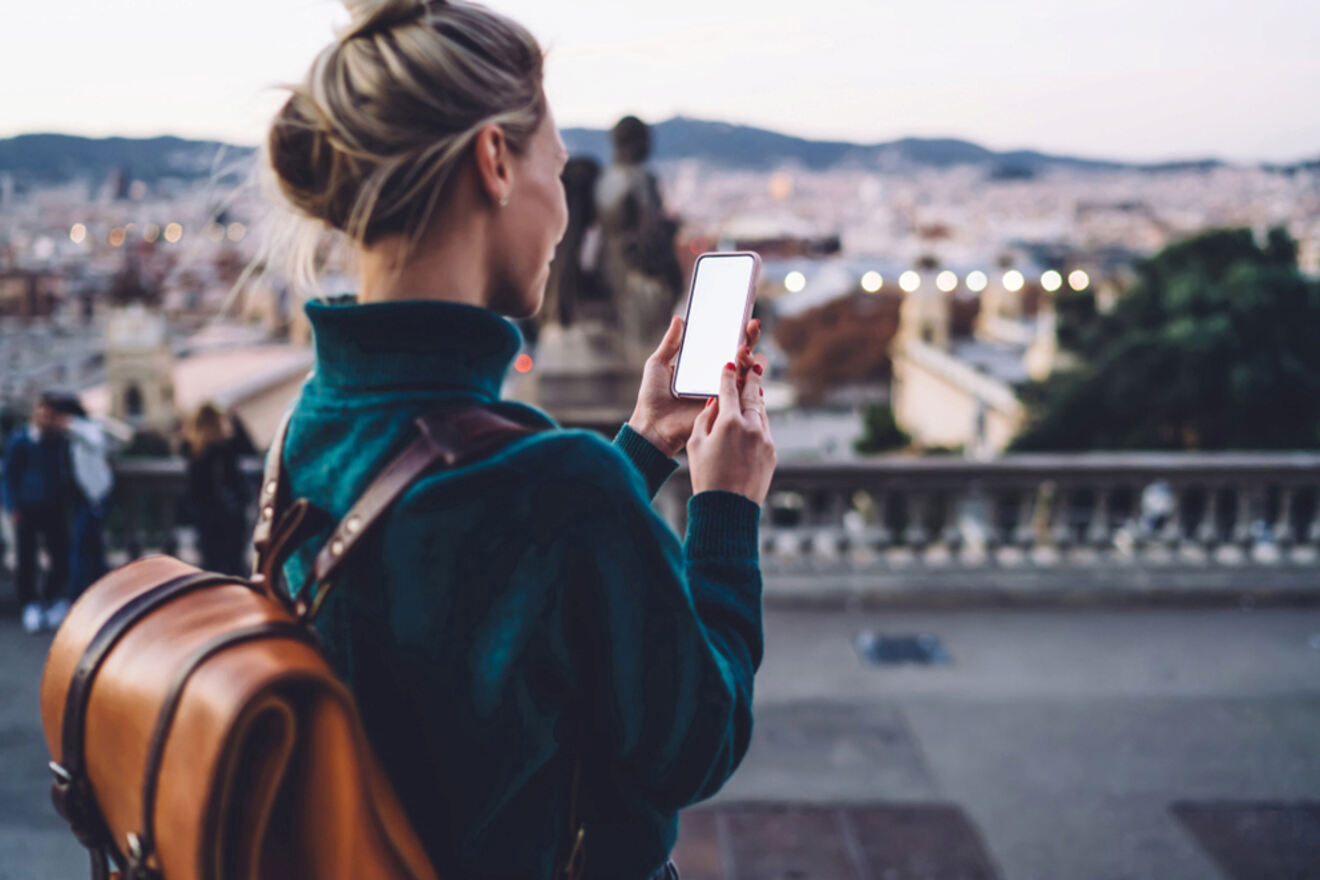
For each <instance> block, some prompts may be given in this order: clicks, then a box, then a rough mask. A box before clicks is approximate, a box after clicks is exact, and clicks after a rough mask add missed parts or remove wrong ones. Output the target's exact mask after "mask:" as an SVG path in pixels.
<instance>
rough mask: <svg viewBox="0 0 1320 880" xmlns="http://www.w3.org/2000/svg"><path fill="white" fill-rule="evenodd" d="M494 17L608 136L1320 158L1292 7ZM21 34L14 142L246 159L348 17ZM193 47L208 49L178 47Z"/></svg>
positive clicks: (43, 27) (275, 14)
mask: <svg viewBox="0 0 1320 880" xmlns="http://www.w3.org/2000/svg"><path fill="white" fill-rule="evenodd" d="M491 5H493V6H494V7H495V8H497V9H499V10H501V11H503V12H506V13H508V14H509V15H511V16H512V17H513V18H515V19H517V20H519V21H521V22H523V23H524V24H526V25H527V26H528V27H529V28H530V29H531V30H532V31H533V33H534V34H536V36H537V37H538V39H540V40H541V41H542V43H543V45H545V46H546V48H547V49H548V52H549V54H548V61H547V73H546V87H547V92H548V93H549V97H550V101H551V105H552V107H553V108H554V111H555V114H556V121H557V122H558V124H559V125H560V126H561V127H579V126H580V127H590V128H605V127H608V126H609V125H611V124H612V123H613V121H614V120H615V119H617V118H618V117H619V116H621V115H623V114H625V113H635V114H637V115H639V116H642V117H643V118H645V119H648V120H650V121H661V120H663V119H667V118H670V117H671V116H675V115H683V116H688V117H694V118H703V119H718V120H721V121H727V122H732V123H738V124H747V125H753V126H756V127H758V128H765V129H769V130H772V131H778V132H783V133H785V134H791V135H795V136H799V137H805V138H810V139H813V140H845V141H851V142H855V143H864V144H869V143H877V142H882V141H888V140H892V139H895V138H901V137H908V136H913V137H955V138H960V139H965V140H970V141H973V142H976V143H980V144H983V145H985V146H987V147H989V148H991V149H996V150H1003V149H1015V148H1029V149H1037V150H1042V151H1046V152H1051V153H1066V154H1070V155H1080V156H1088V157H1098V158H1106V159H1116V160H1123V161H1162V160H1168V159H1186V158H1202V157H1214V158H1221V159H1225V160H1228V161H1283V162H1289V161H1297V160H1304V159H1311V158H1315V157H1316V156H1320V109H1317V108H1316V105H1315V102H1314V101H1313V100H1311V96H1312V95H1313V94H1314V92H1315V88H1316V86H1317V85H1320V56H1317V55H1316V54H1315V53H1313V52H1311V51H1310V47H1309V44H1308V37H1307V35H1308V34H1310V33H1313V32H1314V28H1313V27H1310V26H1308V22H1310V23H1312V24H1314V23H1317V22H1320V13H1317V12H1316V11H1314V10H1310V9H1306V8H1301V9H1298V8H1297V7H1295V6H1290V5H1289V4H1287V3H1284V2H1282V0H1264V2H1262V3H1260V4H1258V5H1257V6H1256V8H1254V9H1253V10H1252V11H1251V14H1250V16H1249V17H1248V16H1247V15H1245V14H1244V13H1243V12H1242V11H1241V9H1240V4H1234V3H1232V2H1229V0H1208V2H1201V3H1198V4H1196V5H1195V6H1193V5H1192V4H1191V3H1189V2H1186V0H1162V2H1156V3H1146V4H1141V3H1138V2H1137V0H1108V2H1105V3H1102V4H1099V5H1093V6H1091V7H1088V8H1087V9H1067V10H1065V9H1057V8H1055V7H1054V6H1053V5H1052V4H1050V3H1048V2H1045V0H1010V2H1008V3H1006V4H999V5H997V6H995V7H994V8H993V9H988V8H983V7H982V5H978V4H974V3H970V2H966V0H946V2H942V3H934V4H928V5H926V6H923V7H920V8H916V7H907V6H905V7H903V8H894V9H887V8H868V9H865V10H864V11H861V12H859V11H858V10H857V9H856V6H855V4H852V3H848V2H844V0H818V2H816V3H813V4H812V5H811V7H810V10H807V9H805V8H804V7H801V6H799V5H793V4H786V3H778V4H777V3H759V4H752V3H746V2H741V0H739V2H728V0H725V2H706V3H698V2H696V0H674V2H671V3H669V4H666V5H665V6H664V7H663V8H648V9H633V8H624V7H621V6H619V5H618V4H606V3H600V2H596V0H592V2H582V3H577V4H574V5H572V6H571V7H567V8H565V7H563V6H559V7H556V8H547V7H545V6H544V4H540V5H538V4H535V3H533V2H532V0H507V2H499V3H493V4H491ZM7 18H8V19H9V20H10V21H11V22H12V23H13V24H14V25H15V26H13V27H11V28H8V29H7V30H6V33H5V34H4V35H0V76H3V77H4V78H5V80H6V81H8V82H10V83H11V84H12V83H21V84H22V85H20V86H19V87H18V88H17V89H14V90H13V93H11V96H9V97H7V101H6V105H7V106H6V113H5V115H4V118H3V119H2V120H0V137H9V136H13V135H17V134H23V133H34V132H58V133H65V134H78V135H86V136H93V137H99V136H109V135H122V136H128V137H146V136H154V135H160V134H173V135H179V136H182V137H190V138H207V139H219V140H225V141H228V142H232V143H237V144H248V145H250V144H254V143H256V142H258V141H259V140H260V139H261V137H262V135H263V132H264V128H265V125H266V122H267V121H268V119H269V117H270V115H271V114H272V113H273V111H274V110H275V109H276V108H277V107H278V105H279V102H280V100H281V99H282V96H281V93H280V92H278V91H277V90H276V89H274V88H273V86H274V85H275V84H277V83H280V82H287V81H292V80H296V79H298V78H300V77H301V75H302V74H303V73H304V71H305V70H306V68H307V66H308V64H309V63H310V61H311V59H312V58H313V57H314V55H315V54H316V52H317V51H318V50H319V49H320V48H321V47H322V46H324V45H325V43H327V42H328V41H329V40H330V39H331V38H332V36H333V28H334V27H336V26H339V25H342V24H344V23H345V22H346V21H347V13H346V11H345V10H344V8H343V6H342V5H341V4H340V3H337V2H331V0H303V2H298V3H289V4H284V5H281V6H278V7H260V6H258V5H257V4H256V2H255V0H236V2H234V3H232V4H229V5H228V6H227V7H226V15H224V16H221V17H216V16H215V12H214V8H213V7H200V6H198V5H197V4H185V3H178V2H177V0H176V2H165V0H151V2H146V3H139V4H135V6H134V8H133V11H132V12H131V13H126V12H124V11H123V10H122V9H120V10H116V9H113V8H110V7H108V6H107V5H103V4H91V3H89V2H85V0H70V2H68V3H65V4H62V5H61V6H59V7H54V8H49V7H47V8H42V9H40V10H39V9H37V8H35V7H20V8H18V9H15V10H10V11H9V12H8V14H7ZM1134 22H1138V23H1140V26H1139V27H1138V26H1134V25H1133V23H1134ZM203 28H204V30H203ZM34 33H37V34H39V35H40V36H39V37H38V38H36V39H34V38H33V34H34ZM192 33H205V34H206V37H205V39H201V38H198V39H194V40H189V39H182V38H178V36H177V35H179V34H192ZM33 70H41V71H42V74H43V75H42V76H39V77H34V76H32V71H33ZM603 71H608V72H609V75H608V76H602V72H603ZM712 83H714V84H716V85H714V86H713V85H712Z"/></svg>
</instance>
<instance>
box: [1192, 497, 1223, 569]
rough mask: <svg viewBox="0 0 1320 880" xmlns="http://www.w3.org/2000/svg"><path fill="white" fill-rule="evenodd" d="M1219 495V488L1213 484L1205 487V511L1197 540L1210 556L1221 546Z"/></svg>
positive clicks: (1202, 514) (1197, 531) (1197, 532)
mask: <svg viewBox="0 0 1320 880" xmlns="http://www.w3.org/2000/svg"><path fill="white" fill-rule="evenodd" d="M1219 494H1220V487H1219V486H1216V485H1215V484H1213V483H1211V484H1210V485H1208V486H1206V487H1205V509H1204V511H1203V512H1202V513H1201V525H1200V527H1199V528H1198V529H1197V530H1196V538H1197V540H1198V541H1199V542H1200V544H1201V546H1202V548H1204V550H1205V552H1206V554H1208V555H1213V554H1214V552H1215V549H1216V548H1217V546H1218V544H1219Z"/></svg>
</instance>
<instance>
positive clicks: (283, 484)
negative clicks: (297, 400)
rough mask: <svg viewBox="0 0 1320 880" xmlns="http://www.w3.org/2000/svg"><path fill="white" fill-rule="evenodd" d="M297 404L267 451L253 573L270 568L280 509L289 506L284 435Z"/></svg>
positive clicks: (258, 502) (282, 423) (259, 500)
mask: <svg viewBox="0 0 1320 880" xmlns="http://www.w3.org/2000/svg"><path fill="white" fill-rule="evenodd" d="M293 409H294V408H293V407H292V406H290V407H289V408H288V410H286V411H285V413H284V417H283V418H282V419H280V426H279V427H278V428H276V429H275V439H273V440H271V442H270V451H269V452H267V453H266V468H265V471H264V473H263V474H262V477H261V491H259V492H258V493H257V525H256V527H255V528H254V529H253V530H252V549H253V565H252V571H253V574H259V573H261V572H263V571H264V570H265V568H266V562H267V557H268V556H269V554H270V545H271V536H272V533H273V532H274V530H275V524H276V523H277V522H279V517H277V516H276V514H277V513H280V514H282V513H283V511H284V510H285V508H287V507H288V498H289V485H288V479H287V477H286V476H285V473H284V463H283V462H284V439H285V437H286V436H287V435H288V433H289V422H290V421H291V420H292V418H293Z"/></svg>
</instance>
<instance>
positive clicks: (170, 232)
mask: <svg viewBox="0 0 1320 880" xmlns="http://www.w3.org/2000/svg"><path fill="white" fill-rule="evenodd" d="M181 238H183V226H182V225H181V224H178V223H170V224H169V225H167V226H166V227H165V240H166V241H168V242H169V243H170V244H174V243H175V242H176V241H178V240H179V239H181Z"/></svg>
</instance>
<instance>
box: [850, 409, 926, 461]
mask: <svg viewBox="0 0 1320 880" xmlns="http://www.w3.org/2000/svg"><path fill="white" fill-rule="evenodd" d="M911 442H912V438H911V437H909V436H908V435H907V434H906V433H905V432H904V431H903V429H902V428H900V427H899V426H898V422H897V420H895V419H894V410H893V409H892V408H891V407H890V406H889V404H887V403H879V404H874V405H872V406H866V407H863V408H862V436H861V437H858V438H857V439H856V440H854V441H853V449H854V450H855V451H857V452H860V453H861V454H863V455H869V454H871V453H875V452H885V451H886V450H890V449H902V448H903V447H905V446H907V445H908V444H909V443H911Z"/></svg>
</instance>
